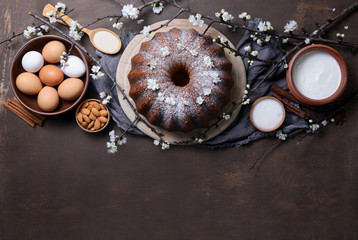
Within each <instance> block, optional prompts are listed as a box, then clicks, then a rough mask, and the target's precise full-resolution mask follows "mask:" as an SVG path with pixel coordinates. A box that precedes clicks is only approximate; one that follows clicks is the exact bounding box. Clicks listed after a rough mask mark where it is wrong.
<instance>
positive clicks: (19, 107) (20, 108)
mask: <svg viewBox="0 0 358 240" xmlns="http://www.w3.org/2000/svg"><path fill="white" fill-rule="evenodd" d="M7 102H8V104H9V105H11V106H12V107H14V108H15V109H17V110H18V111H19V112H22V113H23V114H24V115H26V117H28V118H29V119H31V120H32V121H33V122H35V123H36V124H37V125H39V126H42V123H43V120H42V119H41V118H39V117H37V116H35V115H34V114H33V113H32V112H30V111H29V110H27V109H26V108H25V107H24V106H22V105H21V104H20V103H19V102H17V101H14V100H12V99H10V98H8V99H7Z"/></svg>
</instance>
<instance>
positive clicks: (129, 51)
mask: <svg viewBox="0 0 358 240" xmlns="http://www.w3.org/2000/svg"><path fill="white" fill-rule="evenodd" d="M166 22H167V21H166V20H165V21H161V22H157V23H154V24H153V25H151V26H150V29H155V28H157V27H159V26H161V25H162V24H165V23H166ZM173 27H176V28H179V29H190V28H194V29H195V30H196V31H198V32H199V33H203V32H204V30H205V29H206V27H207V25H205V24H203V26H202V27H197V26H193V25H192V24H191V23H190V22H189V21H188V20H187V19H175V20H173V21H172V22H171V23H170V24H169V26H167V27H163V28H161V29H160V30H158V31H157V32H167V31H169V30H170V29H172V28H173ZM154 34H155V33H151V34H150V35H149V37H147V36H145V35H143V34H138V35H137V36H135V37H134V38H133V39H132V41H131V42H130V43H129V44H128V46H127V48H126V49H125V50H124V52H123V55H122V57H121V59H120V61H119V63H118V67H117V73H116V80H117V83H118V85H119V86H120V87H121V88H123V89H124V91H125V93H126V95H127V96H128V97H129V89H130V84H129V81H128V77H127V76H128V73H129V72H130V70H131V59H132V57H133V56H135V55H136V54H137V53H138V52H139V49H140V46H141V44H142V43H143V42H145V41H149V40H150V39H152V38H153V36H154ZM206 35H209V36H211V37H213V38H217V37H218V36H219V35H221V36H223V34H221V33H220V32H219V31H217V30H216V29H214V28H210V29H209V30H208V31H207V33H206ZM229 44H230V46H231V47H233V48H235V46H234V45H233V44H232V43H231V42H230V41H229ZM225 54H226V57H227V58H228V59H229V60H230V61H231V63H232V77H233V79H234V81H235V83H234V86H233V88H232V90H231V99H232V101H235V102H238V101H241V99H242V96H243V95H244V90H245V86H246V71H245V66H244V63H243V61H242V59H241V57H240V56H235V55H234V54H233V53H232V52H230V50H228V49H225ZM117 91H118V90H117ZM118 98H119V102H120V104H121V106H122V108H123V110H124V112H125V113H126V115H127V117H128V118H129V119H130V120H131V121H134V119H135V113H134V112H133V111H132V109H131V107H130V106H129V104H128V103H127V101H126V100H124V99H123V96H122V94H121V93H120V92H119V91H118ZM129 99H130V101H131V103H132V104H133V105H134V106H135V103H134V101H133V100H132V99H131V98H130V97H129ZM231 106H232V105H231V102H230V103H229V104H228V106H227V107H226V108H225V109H224V112H227V111H228V110H229V109H230V108H231ZM240 108H241V106H240V107H238V108H236V110H235V111H234V113H233V114H232V115H231V117H230V119H229V120H222V121H220V123H219V124H218V127H214V128H211V129H210V130H209V132H208V133H207V134H206V138H205V139H204V141H207V140H209V139H211V138H213V137H215V136H217V135H219V134H220V133H221V132H223V131H224V130H225V129H226V128H227V127H228V126H229V125H230V124H231V123H232V122H233V121H234V120H235V118H236V117H237V114H238V113H239V111H240ZM142 117H143V119H144V120H145V117H144V116H142ZM215 121H216V120H214V121H213V122H215ZM136 126H137V128H138V129H140V130H141V131H142V132H143V133H145V134H146V135H148V136H149V137H151V138H153V139H158V136H157V135H156V134H154V133H153V132H152V131H151V129H150V128H148V127H147V126H146V125H145V124H144V123H143V122H141V121H139V122H138V123H137V124H136ZM151 126H152V127H153V128H155V129H156V130H157V131H158V132H161V133H163V134H164V136H163V139H164V140H165V141H168V142H169V143H171V144H178V143H179V142H183V141H186V140H190V139H192V138H193V137H196V136H198V135H200V133H202V132H203V131H204V130H205V128H202V129H196V130H193V131H191V132H188V133H182V132H167V131H165V130H164V129H162V128H160V127H157V126H153V125H151Z"/></svg>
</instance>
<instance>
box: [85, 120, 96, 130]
mask: <svg viewBox="0 0 358 240" xmlns="http://www.w3.org/2000/svg"><path fill="white" fill-rule="evenodd" d="M93 126H94V121H92V122H90V124H88V127H87V128H88V129H90V128H92V127H93Z"/></svg>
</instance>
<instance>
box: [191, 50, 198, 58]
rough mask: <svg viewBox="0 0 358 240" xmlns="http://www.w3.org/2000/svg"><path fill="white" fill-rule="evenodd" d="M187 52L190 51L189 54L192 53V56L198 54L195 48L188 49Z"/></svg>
mask: <svg viewBox="0 0 358 240" xmlns="http://www.w3.org/2000/svg"><path fill="white" fill-rule="evenodd" d="M189 52H190V53H191V55H193V56H194V57H196V56H198V54H199V53H198V51H196V50H195V49H193V50H190V51H189Z"/></svg>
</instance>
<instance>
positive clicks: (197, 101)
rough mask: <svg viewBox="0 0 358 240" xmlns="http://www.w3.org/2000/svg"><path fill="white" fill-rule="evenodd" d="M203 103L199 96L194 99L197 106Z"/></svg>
mask: <svg viewBox="0 0 358 240" xmlns="http://www.w3.org/2000/svg"><path fill="white" fill-rule="evenodd" d="M203 102H204V99H203V98H202V97H200V96H199V97H197V98H196V103H197V104H199V105H201V104H203Z"/></svg>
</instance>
